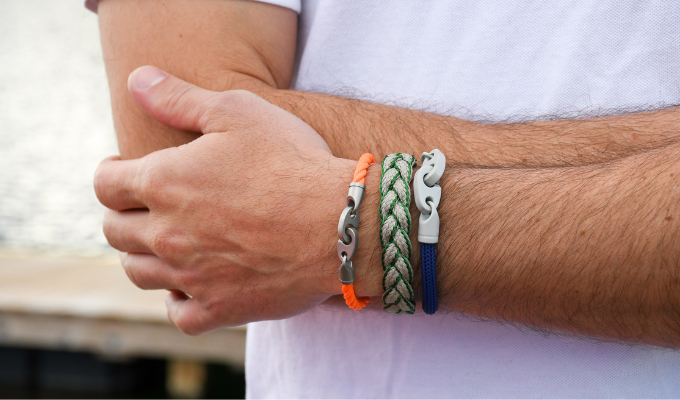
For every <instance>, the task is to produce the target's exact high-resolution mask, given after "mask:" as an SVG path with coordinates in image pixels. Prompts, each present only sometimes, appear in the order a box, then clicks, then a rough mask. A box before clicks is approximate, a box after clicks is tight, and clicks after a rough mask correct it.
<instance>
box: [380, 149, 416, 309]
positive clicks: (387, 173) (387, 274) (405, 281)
mask: <svg viewBox="0 0 680 400" xmlns="http://www.w3.org/2000/svg"><path fill="white" fill-rule="evenodd" d="M415 165H416V159H415V157H414V156H412V155H410V154H404V153H396V154H390V155H387V156H385V158H384V159H383V162H382V166H381V171H382V177H381V179H380V205H379V207H380V209H379V214H380V243H381V244H382V247H383V252H382V264H383V271H384V274H383V281H382V285H383V290H384V291H385V293H384V294H383V304H384V306H383V310H385V311H387V312H390V313H393V314H413V313H414V311H415V301H414V298H413V288H412V286H411V282H412V280H413V268H412V267H411V262H410V258H411V239H410V238H409V232H411V214H410V212H409V210H408V208H409V204H410V203H411V191H410V188H409V185H410V182H411V177H412V173H413V167H414V166H415Z"/></svg>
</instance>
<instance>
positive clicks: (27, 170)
mask: <svg viewBox="0 0 680 400" xmlns="http://www.w3.org/2000/svg"><path fill="white" fill-rule="evenodd" d="M116 153H117V149H116V143H115V137H114V133H113V124H112V121H111V111H110V105H109V95H108V88H107V83H106V75H105V71H104V64H103V60H102V55H101V47H100V43H99V31H98V28H97V16H96V15H95V14H93V13H91V12H89V11H87V10H86V9H85V8H84V7H83V5H82V1H81V0H0V248H10V249H14V250H16V249H21V250H25V249H37V250H41V251H47V252H49V253H72V254H78V255H111V254H112V250H111V249H110V247H108V245H107V244H106V240H105V238H104V236H103V234H102V231H101V220H102V214H103V207H102V206H101V205H99V203H98V202H97V199H96V197H95V195H94V190H93V188H92V176H93V173H94V170H95V169H96V167H97V164H98V163H99V161H100V160H101V159H102V158H104V157H106V156H108V155H111V154H116Z"/></svg>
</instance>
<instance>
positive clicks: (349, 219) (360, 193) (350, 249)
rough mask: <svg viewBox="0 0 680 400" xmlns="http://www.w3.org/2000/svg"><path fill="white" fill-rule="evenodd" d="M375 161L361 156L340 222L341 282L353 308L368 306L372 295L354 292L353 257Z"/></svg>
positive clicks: (347, 301)
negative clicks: (368, 181)
mask: <svg viewBox="0 0 680 400" xmlns="http://www.w3.org/2000/svg"><path fill="white" fill-rule="evenodd" d="M374 162H375V157H373V155H372V154H370V153H365V154H363V155H362V156H361V157H360V158H359V162H358V163H357V167H356V169H355V170H354V179H352V183H350V185H349V191H348V192H347V207H345V209H344V210H343V211H342V214H340V221H339V222H338V257H339V258H340V268H339V270H338V273H339V275H340V283H342V293H343V297H344V298H345V303H347V305H348V306H349V307H350V308H351V309H353V310H361V309H362V308H364V307H366V304H368V302H369V301H370V299H371V298H370V297H358V298H357V297H356V295H355V294H354V264H353V263H352V259H353V258H354V255H355V254H356V251H357V248H358V247H359V233H358V232H357V229H358V228H359V205H360V204H361V200H362V199H363V197H364V189H365V188H366V186H365V185H364V183H365V178H366V171H367V170H368V166H369V165H371V164H373V163H374Z"/></svg>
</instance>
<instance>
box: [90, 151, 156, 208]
mask: <svg viewBox="0 0 680 400" xmlns="http://www.w3.org/2000/svg"><path fill="white" fill-rule="evenodd" d="M139 165H140V160H139V159H137V160H121V159H120V157H118V156H113V157H108V158H105V159H104V161H102V162H101V163H99V167H97V171H96V172H95V173H94V192H95V194H96V195H97V198H98V199H99V202H100V203H102V204H103V205H104V206H105V207H107V208H110V209H112V210H129V209H133V208H146V205H145V204H144V202H143V201H142V200H141V194H140V193H139V190H138V188H136V187H135V185H134V181H135V177H136V176H137V173H138V170H139Z"/></svg>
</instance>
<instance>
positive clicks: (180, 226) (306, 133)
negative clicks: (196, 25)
mask: <svg viewBox="0 0 680 400" xmlns="http://www.w3.org/2000/svg"><path fill="white" fill-rule="evenodd" d="M128 86H129V89H130V92H131V93H132V95H133V97H134V98H135V99H136V100H137V102H138V103H139V104H140V106H141V107H142V108H143V109H144V110H146V111H147V112H148V113H149V114H150V115H152V116H153V117H154V118H156V119H157V120H158V121H160V122H162V123H165V124H168V125H170V126H172V127H175V128H179V129H184V130H191V131H198V132H203V133H204V134H205V135H204V136H202V137H200V138H199V139H197V140H195V141H193V142H191V143H189V144H186V145H183V146H181V147H178V148H170V149H166V150H160V151H157V152H154V153H151V154H149V155H148V156H146V157H143V158H141V159H136V160H120V158H117V157H112V158H109V159H106V160H104V161H103V162H102V163H101V165H100V167H99V169H98V170H97V173H96V177H95V189H96V193H97V196H98V198H99V200H100V201H101V202H102V204H104V205H105V206H106V207H108V208H109V209H110V210H109V211H108V212H107V214H106V217H105V221H104V231H105V234H106V237H107V239H108V240H109V243H111V245H112V246H113V247H115V248H116V249H118V250H120V251H121V252H122V253H121V261H122V264H123V266H124V268H125V271H126V272H127V274H128V276H129V277H130V279H131V280H132V281H133V282H134V283H135V284H136V285H137V286H139V287H140V288H143V289H171V293H170V295H169V296H168V300H167V306H168V315H169V318H170V320H171V321H172V322H173V323H175V324H176V325H177V326H178V327H179V328H180V329H181V330H182V331H184V332H186V333H189V334H198V333H201V332H205V331H208V330H211V329H215V328H218V327H220V326H225V325H238V324H243V323H246V322H249V321H254V320H263V319H278V318H285V317H289V316H292V315H295V314H298V313H301V312H303V311H305V310H307V309H309V308H311V307H313V306H314V305H316V304H319V303H321V302H322V301H324V300H325V299H327V298H328V297H329V296H331V295H333V294H336V293H339V292H340V284H339V283H338V281H337V256H336V255H335V248H334V247H335V246H334V243H335V239H334V232H335V231H336V229H335V228H336V224H337V222H336V220H337V216H338V215H339V214H340V211H341V210H342V207H343V206H344V198H345V196H346V190H347V184H348V182H350V181H351V176H352V171H353V169H354V162H353V161H349V160H342V159H338V158H335V157H333V156H332V155H331V152H330V150H329V149H328V146H327V145H326V143H325V142H324V141H323V140H322V139H321V137H320V136H319V135H318V134H317V133H316V132H315V131H314V130H312V129H311V128H310V127H309V126H308V125H307V124H305V123H304V122H302V121H301V120H300V119H298V118H297V117H294V116H293V115H291V114H289V113H288V112H286V111H284V110H282V109H280V108H278V107H276V106H273V105H272V104H270V103H268V102H266V101H265V100H263V99H261V98H259V97H257V96H255V95H253V94H251V93H249V92H244V91H227V92H221V93H217V92H210V91H207V90H204V89H200V88H198V87H196V86H194V85H191V84H188V83H186V82H184V81H182V80H180V79H178V78H176V77H173V76H171V75H167V74H165V73H164V72H162V71H160V70H158V69H156V68H154V67H142V68H140V69H138V70H137V71H135V72H134V73H133V74H132V75H131V77H130V79H129V82H128ZM319 249H322V250H319Z"/></svg>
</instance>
